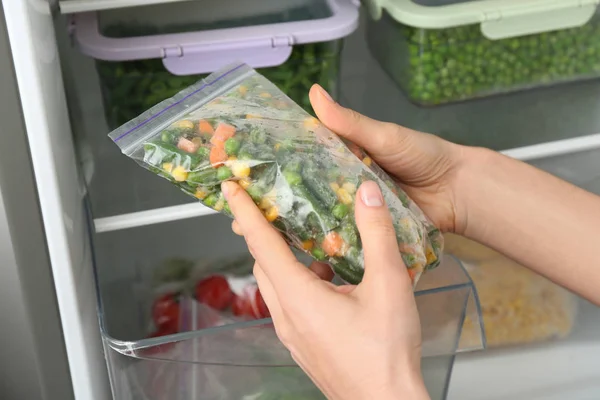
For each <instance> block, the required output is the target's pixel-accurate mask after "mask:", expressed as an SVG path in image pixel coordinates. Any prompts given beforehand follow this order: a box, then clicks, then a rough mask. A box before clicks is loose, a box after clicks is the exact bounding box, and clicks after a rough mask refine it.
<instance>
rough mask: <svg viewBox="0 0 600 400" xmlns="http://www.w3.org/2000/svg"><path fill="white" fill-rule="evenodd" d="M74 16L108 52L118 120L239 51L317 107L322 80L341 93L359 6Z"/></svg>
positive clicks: (98, 53)
mask: <svg viewBox="0 0 600 400" xmlns="http://www.w3.org/2000/svg"><path fill="white" fill-rule="evenodd" d="M73 23H74V37H75V42H76V43H77V45H78V47H79V49H80V50H81V51H82V52H83V53H85V54H87V55H90V56H92V57H94V58H96V59H97V60H98V61H97V70H98V74H99V76H100V81H101V86H102V94H103V100H104V107H105V113H106V116H107V119H108V123H109V127H110V128H111V129H114V128H116V127H118V126H120V125H122V124H124V123H125V122H127V121H129V120H131V119H133V118H135V117H136V116H137V115H139V114H141V113H142V112H144V111H145V110H147V109H149V108H151V107H152V106H153V105H155V104H157V103H159V102H161V101H162V100H165V99H167V98H169V97H172V96H173V95H174V94H176V93H177V92H179V91H181V90H182V89H184V88H186V87H188V86H190V85H192V84H193V83H195V82H197V81H198V80H199V79H201V78H203V77H205V76H206V75H207V74H208V73H211V72H213V71H214V70H216V69H219V68H221V67H222V66H224V65H227V64H229V63H231V62H237V61H243V62H246V63H247V64H248V65H250V66H252V67H254V68H259V72H260V73H261V74H263V75H265V76H266V77H267V78H268V79H269V80H271V81H272V82H274V83H275V84H277V85H278V86H279V87H280V88H281V89H282V90H283V91H284V92H285V93H286V94H287V95H288V96H290V97H291V98H292V99H293V100H294V101H296V102H297V103H298V104H300V105H302V106H303V107H304V108H305V109H307V110H311V108H310V102H309V100H308V90H309V89H310V86H311V85H312V84H313V83H319V84H321V85H322V86H323V87H325V88H326V89H327V90H329V91H330V93H332V95H333V96H337V94H338V88H337V81H338V75H339V68H340V62H339V61H340V52H341V48H342V39H343V38H344V37H345V36H347V35H348V34H350V33H351V32H352V31H354V29H355V28H356V27H357V24H358V10H357V7H356V6H355V5H354V4H352V3H351V2H350V1H348V0H294V1H290V2H277V1H274V0H264V1H260V2H252V6H251V7H250V6H248V5H247V3H246V2H235V1H233V0H227V1H218V0H207V1H202V2H182V3H175V4H168V5H157V6H148V7H142V8H139V7H138V8H134V9H123V10H109V11H104V12H100V13H84V14H78V15H76V16H75V17H74V18H73Z"/></svg>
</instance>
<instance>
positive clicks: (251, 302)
mask: <svg viewBox="0 0 600 400" xmlns="http://www.w3.org/2000/svg"><path fill="white" fill-rule="evenodd" d="M231 311H232V312H233V315H235V316H237V317H248V318H252V319H262V318H269V317H270V316H271V314H270V313H269V309H268V308H267V305H266V304H265V301H264V299H263V297H262V295H261V294H260V290H259V289H258V287H257V286H254V285H252V286H249V287H246V288H244V291H243V293H242V295H241V296H236V297H235V299H234V300H233V304H232V306H231Z"/></svg>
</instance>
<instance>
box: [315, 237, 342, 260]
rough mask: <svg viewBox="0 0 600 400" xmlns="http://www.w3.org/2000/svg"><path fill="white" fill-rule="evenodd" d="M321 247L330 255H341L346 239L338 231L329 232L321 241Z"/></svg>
mask: <svg viewBox="0 0 600 400" xmlns="http://www.w3.org/2000/svg"><path fill="white" fill-rule="evenodd" d="M321 247H322V248H323V250H325V253H327V255H328V256H330V257H333V256H335V255H340V254H341V252H342V248H343V247H344V239H342V237H341V236H340V234H339V233H337V232H329V233H328V234H327V236H325V239H324V240H323V243H321Z"/></svg>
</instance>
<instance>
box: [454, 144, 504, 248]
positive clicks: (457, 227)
mask: <svg viewBox="0 0 600 400" xmlns="http://www.w3.org/2000/svg"><path fill="white" fill-rule="evenodd" d="M454 146H455V147H454V149H453V150H454V156H453V157H454V159H455V162H454V163H455V165H454V173H453V175H452V176H453V178H452V183H451V187H452V192H453V196H454V229H453V232H454V233H457V234H459V235H463V236H466V235H467V232H469V231H470V230H472V229H473V228H474V226H473V225H474V224H476V223H477V220H474V218H473V215H472V214H473V210H475V209H476V208H477V207H478V204H480V202H481V200H482V199H481V198H480V195H481V190H482V189H483V187H482V185H483V182H484V181H485V180H486V177H485V176H486V171H487V169H488V168H489V166H490V165H494V163H497V162H498V160H497V159H496V158H497V157H501V155H500V154H498V153H497V152H494V151H492V150H488V149H485V148H480V147H469V146H460V145H454ZM475 228H476V227H475Z"/></svg>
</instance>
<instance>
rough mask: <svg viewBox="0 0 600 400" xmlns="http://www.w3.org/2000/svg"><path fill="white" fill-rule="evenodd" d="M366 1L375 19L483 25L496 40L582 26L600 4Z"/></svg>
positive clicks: (592, 0) (576, 0)
mask: <svg viewBox="0 0 600 400" xmlns="http://www.w3.org/2000/svg"><path fill="white" fill-rule="evenodd" d="M362 1H363V3H364V4H365V6H366V7H367V9H368V10H369V13H370V14H371V17H372V18H373V19H375V20H378V19H379V18H381V13H382V10H384V9H385V10H386V11H387V12H388V13H389V14H390V16H391V17H392V18H394V19H395V20H396V21H398V22H400V23H402V24H405V25H410V26H413V27H416V28H425V29H443V28H452V27H457V26H463V25H472V24H481V32H482V33H483V35H484V36H485V37H487V38H488V39H492V40H496V39H505V38H510V37H517V36H524V35H529V34H535V33H542V32H548V31H555V30H561V29H567V28H576V27H580V26H582V25H585V24H586V23H587V22H588V21H589V20H590V19H591V18H592V16H593V15H594V13H595V12H596V9H597V7H598V4H599V3H600V0H475V1H460V0H458V1H456V0H451V1H452V2H451V3H450V2H447V1H446V2H444V3H441V2H439V1H436V2H435V3H434V2H433V1H431V0H362ZM443 1H444V0H442V2H443Z"/></svg>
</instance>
